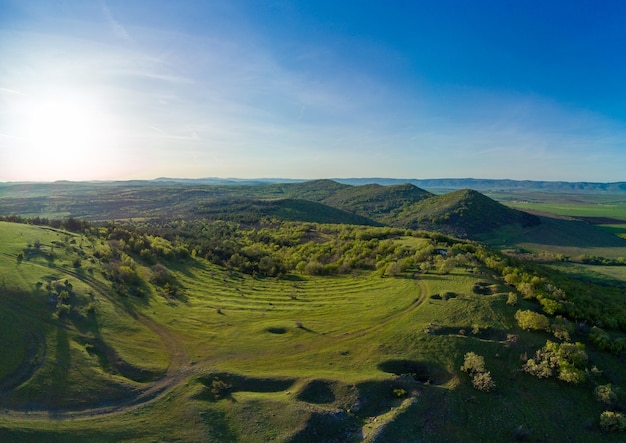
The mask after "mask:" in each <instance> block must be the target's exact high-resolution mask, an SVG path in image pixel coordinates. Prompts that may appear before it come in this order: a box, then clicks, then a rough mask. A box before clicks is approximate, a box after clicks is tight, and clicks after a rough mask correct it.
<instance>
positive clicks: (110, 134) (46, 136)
mask: <svg viewBox="0 0 626 443" xmlns="http://www.w3.org/2000/svg"><path fill="white" fill-rule="evenodd" d="M19 108H20V109H19V112H18V114H19V115H20V119H19V121H18V122H17V128H16V129H17V131H16V132H17V136H18V137H19V138H20V139H21V141H22V147H23V150H22V152H20V153H16V155H19V156H20V157H21V161H20V163H22V164H25V163H28V169H30V170H31V172H37V173H38V174H39V175H40V177H41V178H40V179H41V180H49V179H61V178H62V179H78V178H80V177H84V176H91V177H93V171H94V170H95V169H97V168H100V167H102V166H104V165H103V159H108V160H104V161H105V163H107V162H108V161H109V160H110V154H111V153H112V151H114V150H115V149H116V146H115V141H116V140H115V139H116V137H115V125H114V124H113V119H112V118H111V117H110V116H109V115H107V113H106V110H105V107H104V106H103V104H102V102H101V100H99V99H98V97H97V96H96V95H95V94H94V93H93V92H91V93H90V92H85V91H78V90H76V91H72V90H70V91H67V90H63V91H55V92H53V93H47V94H40V95H38V96H37V97H26V98H25V99H24V100H23V101H22V102H21V103H20V105H19Z"/></svg>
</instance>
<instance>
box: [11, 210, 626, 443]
mask: <svg viewBox="0 0 626 443" xmlns="http://www.w3.org/2000/svg"><path fill="white" fill-rule="evenodd" d="M396 241H399V242H402V243H403V244H409V243H412V242H416V241H417V242H419V241H422V240H420V239H417V240H416V239H414V238H411V237H406V238H402V239H398V240H396ZM29 244H30V245H33V247H28V245H29ZM35 244H38V245H39V247H38V248H34V245H35ZM96 247H97V245H94V244H92V243H91V242H90V241H89V240H88V239H87V238H86V237H82V236H78V235H74V234H68V233H65V232H62V231H55V230H51V229H48V228H44V227H36V226H28V225H17V224H9V223H0V272H1V275H0V277H1V278H2V280H1V281H0V283H2V291H1V298H2V303H1V307H0V319H1V320H2V321H1V322H0V339H2V343H3V344H4V349H5V351H3V352H2V354H0V382H1V383H2V388H3V389H2V395H1V396H0V407H1V409H0V439H2V441H20V442H25V441H67V442H70V441H72V442H74V441H146V442H147V441H213V442H225V441H246V442H257V441H258V442H261V441H290V442H304V441H348V442H349V441H370V442H374V441H377V442H380V441H393V440H395V441H441V442H443V441H498V442H499V441H511V440H512V438H513V435H514V433H515V431H516V430H517V429H518V428H519V427H520V426H522V427H524V429H529V430H531V431H532V436H533V438H535V439H543V440H547V441H557V440H558V441H599V440H600V439H602V440H604V441H619V437H620V436H619V435H617V436H612V435H603V434H601V433H600V431H599V428H598V426H597V418H598V417H599V414H600V412H601V411H602V407H601V405H599V404H597V403H595V402H593V401H592V400H591V398H590V397H591V394H590V390H589V388H588V387H580V386H578V387H576V386H569V385H564V384H563V383H560V382H557V381H545V380H538V379H536V378H533V377H530V376H528V375H526V374H523V373H521V372H520V370H519V368H520V366H521V363H520V355H522V354H524V353H528V354H531V353H532V352H533V351H534V350H535V349H536V348H537V347H540V346H542V345H543V343H545V340H546V338H549V337H550V336H548V335H546V334H545V333H534V332H527V331H522V330H520V329H519V328H518V327H517V326H516V323H515V320H514V319H513V315H514V313H515V311H516V310H517V309H518V308H524V309H526V308H529V307H532V305H531V304H530V302H526V301H523V300H522V301H521V302H520V306H519V307H515V306H508V305H507V304H506V300H507V293H508V292H509V291H510V290H511V289H510V288H509V287H508V286H506V285H505V284H504V283H503V282H502V281H501V279H499V278H498V277H497V276H494V275H493V273H492V272H491V271H489V270H487V269H479V270H478V271H479V272H478V273H475V272H474V270H473V269H472V270H470V269H467V268H461V267H460V268H456V269H453V270H452V272H451V273H450V274H447V275H439V274H434V273H428V274H421V273H418V272H413V271H410V272H408V273H405V274H403V275H401V276H399V277H394V278H383V277H381V276H380V273H376V272H369V271H368V272H365V271H363V272H358V273H354V274H352V275H341V276H319V277H312V276H304V275H290V276H287V277H285V278H282V279H275V278H260V277H252V276H250V275H244V274H239V273H236V272H232V271H227V270H226V269H224V268H221V267H218V266H216V265H213V264H211V263H209V262H207V261H205V260H203V259H191V258H189V259H187V260H185V261H183V262H177V263H167V262H164V263H165V264H166V265H168V267H169V269H170V270H171V272H172V274H173V275H174V276H175V278H176V279H177V281H179V282H180V283H181V285H182V287H183V288H184V291H183V294H182V295H181V296H179V297H176V298H170V297H164V296H162V295H159V294H158V293H157V291H156V290H155V289H154V288H152V287H151V288H150V292H149V293H148V294H147V295H146V296H145V297H134V296H127V297H122V296H119V295H117V294H115V293H114V292H113V291H112V290H111V288H110V284H109V281H108V280H107V279H106V278H105V277H104V276H103V274H102V269H103V268H102V266H101V265H100V264H99V263H97V262H95V261H92V260H91V259H90V257H91V256H92V252H93V251H94V248H96ZM35 249H36V251H35ZM19 254H23V259H22V260H21V261H20V260H18V255H19ZM77 257H82V262H81V266H80V267H77V266H74V264H75V260H76V258H77ZM138 266H139V272H140V273H148V269H147V268H146V267H143V266H142V265H138ZM470 271H472V272H470ZM38 282H39V283H41V284H38ZM477 282H483V283H484V284H486V285H489V287H490V288H491V293H490V295H477V294H475V293H474V291H473V287H474V284H475V283H477ZM48 284H49V286H50V288H51V289H47V285H48ZM55 285H56V287H58V288H59V290H61V291H62V290H68V289H67V288H71V295H70V298H69V304H70V306H71V308H70V311H69V313H68V314H63V313H62V312H61V314H59V308H58V305H57V304H56V303H55V302H54V298H55V297H56V296H55V294H56V292H55V289H54V288H55ZM59 285H60V286H59ZM57 298H58V297H57ZM511 334H512V335H511ZM513 336H515V337H516V338H515V339H513V338H512V337H513ZM468 351H473V352H476V353H479V354H480V355H483V356H484V357H485V363H486V366H487V368H488V369H489V370H490V371H491V373H492V375H493V377H494V379H495V381H496V383H497V390H496V391H495V392H493V393H485V392H479V391H476V390H475V389H473V388H472V387H471V383H470V381H469V377H468V376H467V375H466V374H464V373H462V372H461V371H460V370H459V368H460V366H461V364H462V362H463V355H464V354H465V353H466V352H468ZM605 365H606V367H608V368H610V369H611V370H614V367H615V366H614V365H615V363H613V362H612V360H611V361H608V362H606V363H605ZM618 371H619V370H618ZM408 373H410V374H412V375H411V376H406V375H405V376H399V375H398V374H408ZM394 389H404V390H405V392H406V396H404V395H402V396H399V397H400V398H395V397H394V395H393V392H394ZM494 411H499V412H498V413H494Z"/></svg>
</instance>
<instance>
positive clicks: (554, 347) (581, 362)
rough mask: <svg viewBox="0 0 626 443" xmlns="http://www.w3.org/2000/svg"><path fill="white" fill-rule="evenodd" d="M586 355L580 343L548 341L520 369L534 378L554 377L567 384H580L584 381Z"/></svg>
mask: <svg viewBox="0 0 626 443" xmlns="http://www.w3.org/2000/svg"><path fill="white" fill-rule="evenodd" d="M586 364H587V353H586V352H585V346H584V345H583V344H581V343H562V344H558V343H553V342H551V341H550V340H548V341H547V342H546V345H545V346H544V347H543V348H541V349H539V350H538V351H537V352H536V353H535V357H534V358H529V359H528V361H527V362H526V363H525V364H524V365H523V366H522V369H523V370H524V371H525V372H527V373H529V374H531V375H534V376H535V377H539V378H548V377H552V376H556V377H557V378H558V379H559V380H562V381H564V382H567V383H574V384H577V383H581V382H583V381H584V380H585V366H586Z"/></svg>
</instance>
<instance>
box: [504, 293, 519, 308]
mask: <svg viewBox="0 0 626 443" xmlns="http://www.w3.org/2000/svg"><path fill="white" fill-rule="evenodd" d="M506 304H507V305H509V306H517V294H516V293H515V292H509V296H508V297H507V299H506Z"/></svg>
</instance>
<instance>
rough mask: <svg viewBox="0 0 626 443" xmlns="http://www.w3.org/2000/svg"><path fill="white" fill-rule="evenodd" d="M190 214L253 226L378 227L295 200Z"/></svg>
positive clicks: (215, 205) (234, 203)
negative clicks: (273, 220)
mask: <svg viewBox="0 0 626 443" xmlns="http://www.w3.org/2000/svg"><path fill="white" fill-rule="evenodd" d="M193 212H194V214H195V215H199V216H202V217H203V218H207V219H213V220H230V221H237V222H243V223H255V222H257V221H258V220H259V219H260V218H262V217H268V216H271V217H277V218H281V219H283V220H290V221H303V222H311V223H336V224H339V223H342V224H351V225H366V226H381V224H380V223H378V222H376V221H374V220H372V219H370V218H367V217H363V216H360V215H357V214H354V213H352V212H349V211H344V210H341V209H337V208H333V207H331V206H328V205H325V204H323V203H317V202H312V201H308V200H298V199H278V200H251V199H238V198H234V199H219V200H213V201H211V202H208V203H205V204H202V205H200V206H198V207H197V208H195V209H194V211H193Z"/></svg>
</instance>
